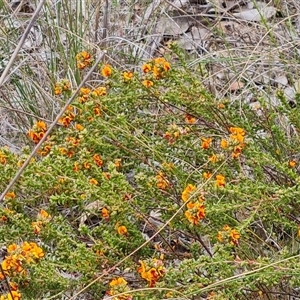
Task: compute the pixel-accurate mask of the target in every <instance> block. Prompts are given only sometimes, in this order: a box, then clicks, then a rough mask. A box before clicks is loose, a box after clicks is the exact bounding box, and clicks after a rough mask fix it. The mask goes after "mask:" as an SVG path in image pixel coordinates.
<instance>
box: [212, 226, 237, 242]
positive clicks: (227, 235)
mask: <svg viewBox="0 0 300 300" xmlns="http://www.w3.org/2000/svg"><path fill="white" fill-rule="evenodd" d="M240 237H241V235H240V233H239V232H238V231H237V230H236V229H233V228H231V227H230V226H228V225H224V226H223V229H222V231H218V235H217V239H218V241H219V242H221V243H224V242H225V243H230V244H231V245H234V246H237V245H238V242H239V239H240Z"/></svg>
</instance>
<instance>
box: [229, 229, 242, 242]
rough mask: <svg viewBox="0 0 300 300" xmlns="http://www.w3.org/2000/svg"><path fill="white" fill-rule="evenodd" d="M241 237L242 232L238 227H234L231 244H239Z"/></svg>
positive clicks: (231, 232) (231, 233)
mask: <svg viewBox="0 0 300 300" xmlns="http://www.w3.org/2000/svg"><path fill="white" fill-rule="evenodd" d="M240 237H241V235H240V233H239V232H238V231H237V230H236V229H232V230H231V231H230V238H231V241H230V243H231V244H234V245H237V244H238V240H239V239H240Z"/></svg>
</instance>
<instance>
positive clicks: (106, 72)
mask: <svg viewBox="0 0 300 300" xmlns="http://www.w3.org/2000/svg"><path fill="white" fill-rule="evenodd" d="M101 74H102V76H103V77H110V76H111V74H112V68H111V65H109V64H106V65H105V66H104V67H103V68H102V69H101Z"/></svg>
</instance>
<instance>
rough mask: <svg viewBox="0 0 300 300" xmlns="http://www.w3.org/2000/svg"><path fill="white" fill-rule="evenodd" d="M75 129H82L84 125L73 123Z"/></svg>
mask: <svg viewBox="0 0 300 300" xmlns="http://www.w3.org/2000/svg"><path fill="white" fill-rule="evenodd" d="M75 129H76V130H78V131H82V130H83V129H84V127H83V126H82V125H81V124H78V123H77V124H75Z"/></svg>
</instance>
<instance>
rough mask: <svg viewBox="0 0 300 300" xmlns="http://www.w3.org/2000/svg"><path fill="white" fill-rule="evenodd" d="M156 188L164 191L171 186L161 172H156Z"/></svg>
mask: <svg viewBox="0 0 300 300" xmlns="http://www.w3.org/2000/svg"><path fill="white" fill-rule="evenodd" d="M155 179H156V186H157V187H158V188H159V189H161V190H166V189H167V188H169V187H170V186H171V183H170V181H169V180H168V179H167V177H166V175H165V174H164V173H163V172H158V174H157V175H156V176H155Z"/></svg>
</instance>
